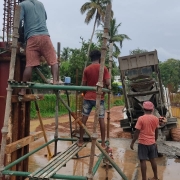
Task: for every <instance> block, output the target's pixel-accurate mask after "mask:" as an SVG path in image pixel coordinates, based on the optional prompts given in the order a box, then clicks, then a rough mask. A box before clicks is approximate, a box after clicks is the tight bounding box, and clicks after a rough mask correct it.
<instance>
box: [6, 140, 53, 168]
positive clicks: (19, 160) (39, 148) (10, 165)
mask: <svg viewBox="0 0 180 180" xmlns="http://www.w3.org/2000/svg"><path fill="white" fill-rule="evenodd" d="M53 142H54V139H52V140H51V141H49V142H48V143H45V144H43V145H42V146H40V147H38V148H37V149H35V150H33V151H31V152H29V153H27V154H26V155H24V156H22V157H20V158H19V159H17V160H15V161H14V162H12V163H10V164H8V165H7V166H6V167H4V169H3V170H9V169H10V168H12V167H13V166H15V165H16V164H18V163H19V162H21V161H23V160H25V159H26V158H28V157H29V156H31V155H32V154H34V153H36V152H37V151H39V150H41V149H42V148H44V147H46V146H47V145H49V144H51V143H53Z"/></svg>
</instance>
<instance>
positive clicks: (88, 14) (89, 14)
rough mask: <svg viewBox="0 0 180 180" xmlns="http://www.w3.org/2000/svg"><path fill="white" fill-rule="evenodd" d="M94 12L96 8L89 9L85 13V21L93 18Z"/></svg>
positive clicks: (87, 21)
mask: <svg viewBox="0 0 180 180" xmlns="http://www.w3.org/2000/svg"><path fill="white" fill-rule="evenodd" d="M95 13H96V9H90V10H89V11H88V12H87V14H86V19H85V23H87V24H89V22H90V21H91V20H92V19H93V17H94V15H95Z"/></svg>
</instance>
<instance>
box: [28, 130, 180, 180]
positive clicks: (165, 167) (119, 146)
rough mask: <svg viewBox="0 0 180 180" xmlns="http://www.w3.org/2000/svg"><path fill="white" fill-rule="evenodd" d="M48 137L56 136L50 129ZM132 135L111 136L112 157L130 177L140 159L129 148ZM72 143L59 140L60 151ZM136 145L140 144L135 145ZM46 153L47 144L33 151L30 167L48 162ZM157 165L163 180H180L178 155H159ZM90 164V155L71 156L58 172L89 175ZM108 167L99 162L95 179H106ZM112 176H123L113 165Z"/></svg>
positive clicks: (117, 179) (35, 144)
mask: <svg viewBox="0 0 180 180" xmlns="http://www.w3.org/2000/svg"><path fill="white" fill-rule="evenodd" d="M48 139H49V140H51V139H53V134H52V133H48ZM130 141H131V140H129V139H110V143H111V147H112V149H113V157H114V161H115V162H116V164H117V165H118V166H119V167H120V169H121V170H122V171H123V173H124V174H125V175H126V176H127V178H128V179H129V180H131V179H132V176H133V172H134V170H135V168H136V164H137V163H138V162H139V161H138V159H137V152H136V151H132V150H130V149H129V145H130ZM43 143H44V140H43V138H41V139H39V140H38V141H35V142H33V143H32V144H31V145H30V150H32V149H35V148H37V147H38V146H40V145H42V144H43ZM70 145H71V142H65V141H58V152H60V151H61V152H62V151H65V150H66V148H67V147H69V146H70ZM53 146H54V144H51V145H50V149H51V152H52V154H53V153H54V149H53ZM90 147H91V143H89V144H88V145H87V147H85V148H83V150H81V151H80V152H79V156H85V155H89V154H90ZM135 148H136V149H137V147H135ZM95 153H96V155H99V154H100V151H99V150H98V149H97V148H96V151H95ZM45 155H47V149H46V148H44V149H42V150H40V151H39V152H37V153H36V154H34V155H32V156H31V157H30V158H29V171H30V172H33V171H35V170H37V169H38V168H42V167H43V166H45V165H46V164H47V163H48V158H47V157H45ZM97 159H98V158H97V157H95V162H96V161H97ZM157 165H158V174H159V178H160V179H161V180H170V179H172V180H179V177H180V171H179V169H180V160H178V159H168V158H166V157H162V158H158V159H157ZM88 168H89V158H83V159H78V160H70V161H69V162H68V163H67V164H66V167H63V168H61V169H60V170H59V171H58V172H57V174H64V175H78V176H86V174H87V172H88ZM137 169H138V179H141V173H140V167H139V166H138V168H137ZM105 174H106V171H105V168H104V167H103V164H101V165H100V167H99V169H98V171H97V173H96V174H95V177H94V179H97V180H103V179H105ZM147 176H148V177H153V173H152V169H151V165H150V163H149V162H147ZM108 177H109V180H121V179H122V178H121V177H120V175H119V174H118V173H117V172H116V170H115V169H114V168H111V169H109V173H108Z"/></svg>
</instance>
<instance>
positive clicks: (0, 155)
mask: <svg viewBox="0 0 180 180" xmlns="http://www.w3.org/2000/svg"><path fill="white" fill-rule="evenodd" d="M19 21H20V6H16V7H15V16H14V27H13V40H12V46H11V48H12V51H11V62H10V70H9V80H13V79H14V67H15V61H16V52H17V41H18V37H19V35H18V28H19ZM11 96H12V89H11V86H10V85H8V88H7V99H6V107H5V116H4V126H3V128H2V130H1V132H2V141H1V152H0V178H1V179H2V174H1V171H2V170H3V169H4V158H5V157H4V156H5V147H6V138H7V134H8V121H9V117H10V114H11Z"/></svg>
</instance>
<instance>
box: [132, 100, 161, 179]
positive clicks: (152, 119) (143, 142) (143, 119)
mask: <svg viewBox="0 0 180 180" xmlns="http://www.w3.org/2000/svg"><path fill="white" fill-rule="evenodd" d="M153 109H154V105H153V103H152V102H150V101H145V102H144V103H143V110H144V115H143V116H140V117H139V118H138V121H137V123H136V126H135V128H136V131H135V133H134V137H133V140H132V142H131V145H130V148H131V149H132V150H134V143H135V141H136V140H137V139H138V157H139V160H140V164H141V174H142V180H147V178H146V169H147V167H146V160H149V161H150V163H151V166H152V170H153V173H154V177H153V178H149V179H148V180H158V176H157V164H156V161H155V158H157V157H158V153H157V145H156V140H157V138H158V126H159V120H158V118H157V117H156V116H154V115H153V114H152V112H153Z"/></svg>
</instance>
